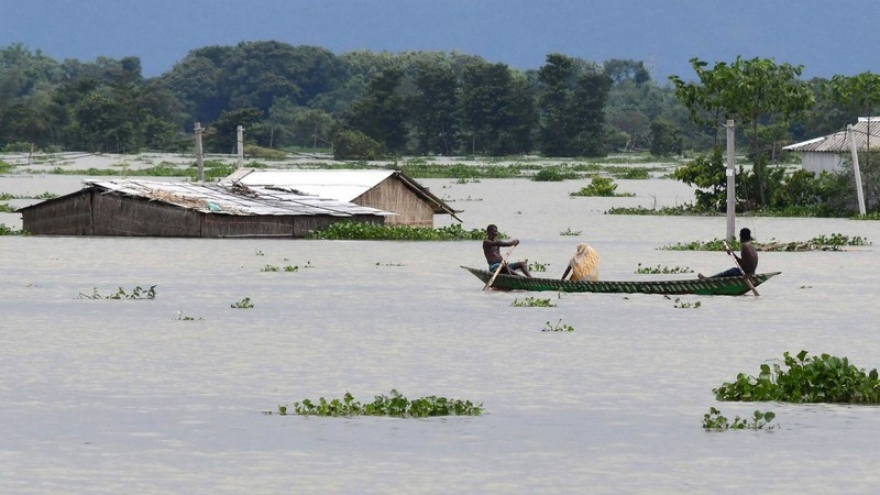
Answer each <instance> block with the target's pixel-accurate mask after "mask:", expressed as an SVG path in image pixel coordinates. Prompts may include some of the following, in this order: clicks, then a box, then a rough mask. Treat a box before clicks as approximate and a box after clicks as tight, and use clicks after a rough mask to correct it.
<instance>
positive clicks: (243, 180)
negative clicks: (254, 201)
mask: <svg viewBox="0 0 880 495" xmlns="http://www.w3.org/2000/svg"><path fill="white" fill-rule="evenodd" d="M392 174H394V171H393V170H284V171H261V170H254V169H241V170H238V171H236V172H235V173H233V174H232V175H230V176H229V177H226V178H225V179H223V180H222V181H221V184H224V185H227V186H228V185H231V184H243V185H245V186H248V187H254V186H279V187H288V188H291V190H294V191H298V192H299V193H301V194H307V195H311V196H320V197H322V198H333V199H338V200H340V201H352V200H354V199H356V198H358V197H359V196H361V195H362V194H364V193H365V192H367V191H369V190H370V189H372V188H374V187H376V186H377V185H379V183H381V182H382V181H383V180H385V179H387V178H388V177H390V176H391V175H392Z"/></svg>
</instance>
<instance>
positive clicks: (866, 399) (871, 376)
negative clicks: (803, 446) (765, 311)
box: [713, 351, 880, 404]
mask: <svg viewBox="0 0 880 495" xmlns="http://www.w3.org/2000/svg"><path fill="white" fill-rule="evenodd" d="M808 354H809V353H808V352H807V351H801V352H800V353H798V354H797V356H792V355H791V354H789V353H788V352H786V353H785V354H783V366H786V367H787V368H788V369H784V368H783V366H780V365H779V364H778V363H774V364H773V365H769V364H766V363H765V364H762V365H761V371H760V372H759V373H758V376H751V375H747V374H745V373H740V374H739V375H737V377H736V381H734V382H732V383H724V384H723V385H721V386H720V387H718V388H717V389H714V390H713V392H714V393H715V398H716V399H718V400H723V401H745V402H752V401H761V402H765V401H776V402H794V403H817V402H828V403H842V404H880V380H878V373H877V370H876V369H873V370H871V371H870V372H869V373H865V371H864V370H862V369H859V368H856V366H855V365H853V364H850V362H849V360H848V359H847V358H845V357H843V358H840V357H836V356H830V355H828V354H822V355H820V356H809V355H808Z"/></svg>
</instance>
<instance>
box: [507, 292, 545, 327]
mask: <svg viewBox="0 0 880 495" xmlns="http://www.w3.org/2000/svg"><path fill="white" fill-rule="evenodd" d="M510 305H511V306H513V307H515V308H555V307H556V305H555V304H553V303H552V302H550V299H538V298H536V297H531V296H526V298H525V299H524V300H522V301H520V300H519V299H514V300H513V302H512V303H511V304H510ZM547 323H549V322H547Z"/></svg>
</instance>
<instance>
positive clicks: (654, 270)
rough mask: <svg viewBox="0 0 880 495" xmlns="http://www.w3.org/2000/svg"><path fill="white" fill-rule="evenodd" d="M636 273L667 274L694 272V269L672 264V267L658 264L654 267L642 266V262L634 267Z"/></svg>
mask: <svg viewBox="0 0 880 495" xmlns="http://www.w3.org/2000/svg"><path fill="white" fill-rule="evenodd" d="M636 273H640V274H649V275H659V274H663V275H669V274H677V273H694V271H693V270H691V269H690V268H688V267H684V268H682V267H680V266H673V267H668V266H662V267H661V266H660V265H657V266H656V267H650V266H642V264H641V263H639V266H638V268H636Z"/></svg>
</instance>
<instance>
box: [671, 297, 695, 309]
mask: <svg viewBox="0 0 880 495" xmlns="http://www.w3.org/2000/svg"><path fill="white" fill-rule="evenodd" d="M666 299H669V296H666ZM700 306H701V304H700V301H696V302H693V303H690V302H687V301H682V300H681V298H680V297H676V298H675V304H674V305H673V306H672V307H673V308H676V309H689V308H693V309H697V308H699V307H700Z"/></svg>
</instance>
